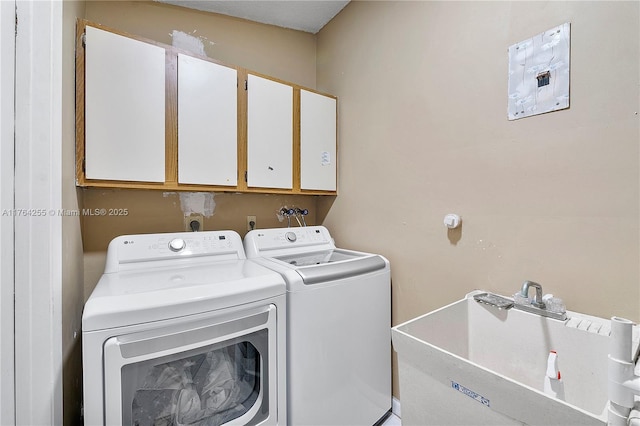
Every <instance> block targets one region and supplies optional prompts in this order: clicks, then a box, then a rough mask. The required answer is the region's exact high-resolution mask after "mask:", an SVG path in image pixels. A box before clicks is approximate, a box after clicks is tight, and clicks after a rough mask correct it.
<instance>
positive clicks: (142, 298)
mask: <svg viewBox="0 0 640 426" xmlns="http://www.w3.org/2000/svg"><path fill="white" fill-rule="evenodd" d="M192 234H200V235H192ZM220 237H224V238H220ZM176 240H179V241H176ZM171 242H174V243H175V244H176V246H175V247H173V248H172V247H171V245H170V244H171ZM183 243H184V244H183ZM176 248H177V250H176ZM285 292H286V286H285V283H284V280H283V279H282V277H281V276H280V275H279V274H278V273H276V272H273V271H271V270H269V269H268V268H265V267H263V266H260V265H257V264H255V263H253V262H250V261H247V260H246V259H245V257H244V249H243V248H242V240H241V239H240V237H239V235H237V234H236V233H235V232H233V231H213V232H208V233H205V232H202V233H189V235H183V234H182V233H180V234H148V235H129V236H122V237H117V238H115V239H114V240H113V241H112V242H111V244H110V245H109V251H108V253H107V265H106V267H105V273H104V274H103V275H102V277H101V278H100V280H99V281H98V284H97V285H96V288H95V289H94V291H93V292H92V294H91V296H90V297H89V299H88V300H87V303H86V304H85V307H84V312H83V316H82V328H83V331H94V330H104V329H108V328H115V327H122V326H128V325H134V324H142V323H148V322H154V321H161V320H167V319H171V318H178V317H183V316H187V315H194V314H198V313H203V312H209V311H214V310H219V309H225V308H232V307H235V306H238V305H242V304H245V303H251V302H256V301H260V300H266V299H269V298H272V297H276V296H279V295H283V294H285Z"/></svg>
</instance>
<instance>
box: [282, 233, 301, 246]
mask: <svg viewBox="0 0 640 426" xmlns="http://www.w3.org/2000/svg"><path fill="white" fill-rule="evenodd" d="M284 237H285V238H286V239H287V241H291V242H292V243H293V242H295V241H296V239H298V237H297V236H296V233H295V232H287V233H286V234H284Z"/></svg>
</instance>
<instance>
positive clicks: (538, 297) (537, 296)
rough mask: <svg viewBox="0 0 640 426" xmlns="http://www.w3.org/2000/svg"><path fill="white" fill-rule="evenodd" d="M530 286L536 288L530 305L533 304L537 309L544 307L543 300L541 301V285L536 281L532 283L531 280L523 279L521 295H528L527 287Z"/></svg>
mask: <svg viewBox="0 0 640 426" xmlns="http://www.w3.org/2000/svg"><path fill="white" fill-rule="evenodd" d="M531 287H533V288H535V289H536V294H535V296H533V300H531V306H534V307H536V308H538V309H544V308H546V306H545V304H544V302H543V301H542V286H541V285H540V284H538V283H534V282H533V281H525V282H524V284H522V290H521V291H520V294H521V295H522V297H529V288H531Z"/></svg>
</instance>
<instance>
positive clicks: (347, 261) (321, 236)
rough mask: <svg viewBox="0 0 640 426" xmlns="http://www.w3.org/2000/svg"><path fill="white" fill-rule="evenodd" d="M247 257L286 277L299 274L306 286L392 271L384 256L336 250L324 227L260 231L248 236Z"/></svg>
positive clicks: (246, 242)
mask: <svg viewBox="0 0 640 426" xmlns="http://www.w3.org/2000/svg"><path fill="white" fill-rule="evenodd" d="M244 247H245V253H246V255H247V257H248V258H249V259H256V258H261V259H263V261H261V263H262V264H264V265H268V266H269V267H270V268H273V269H275V270H278V271H279V272H281V273H283V274H284V275H285V277H287V279H290V278H291V277H292V275H291V274H290V273H289V272H291V270H293V271H295V272H296V273H297V275H298V276H299V277H300V279H302V282H303V283H304V284H307V285H308V284H318V283H322V282H327V281H334V280H338V279H343V278H348V277H352V276H356V275H362V274H366V273H369V272H373V271H377V270H381V269H384V268H386V267H388V262H387V261H386V259H384V258H383V257H382V256H379V255H376V254H371V253H363V252H358V251H353V250H344V249H339V248H336V246H335V244H334V242H333V238H331V235H330V234H329V231H328V230H327V228H325V227H324V226H307V227H299V228H275V229H260V230H254V231H250V232H249V233H247V235H246V236H245V239H244Z"/></svg>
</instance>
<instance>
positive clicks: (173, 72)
mask: <svg viewBox="0 0 640 426" xmlns="http://www.w3.org/2000/svg"><path fill="white" fill-rule="evenodd" d="M165 79H166V80H165V81H166V82H165V90H166V92H165V121H164V128H165V158H164V161H165V170H164V180H165V184H177V183H178V126H177V123H178V55H177V54H175V53H173V52H169V51H168V50H167V51H166V53H165Z"/></svg>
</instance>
